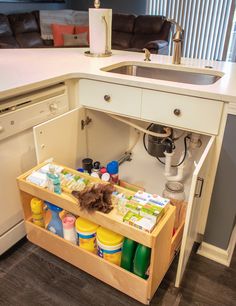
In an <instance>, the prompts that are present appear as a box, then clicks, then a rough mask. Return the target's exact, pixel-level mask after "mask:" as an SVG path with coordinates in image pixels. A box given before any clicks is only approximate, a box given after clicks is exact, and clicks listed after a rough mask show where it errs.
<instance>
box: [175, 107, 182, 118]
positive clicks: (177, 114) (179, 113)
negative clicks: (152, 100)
mask: <svg viewBox="0 0 236 306" xmlns="http://www.w3.org/2000/svg"><path fill="white" fill-rule="evenodd" d="M174 114H175V116H180V115H181V110H180V109H179V108H176V109H175V110H174Z"/></svg>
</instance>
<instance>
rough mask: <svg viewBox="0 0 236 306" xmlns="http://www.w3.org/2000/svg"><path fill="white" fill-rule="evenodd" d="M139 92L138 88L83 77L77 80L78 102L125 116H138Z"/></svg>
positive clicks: (139, 108)
mask: <svg viewBox="0 0 236 306" xmlns="http://www.w3.org/2000/svg"><path fill="white" fill-rule="evenodd" d="M141 94H142V91H141V89H139V88H132V87H128V86H121V85H116V84H111V83H105V82H99V81H92V80H84V79H82V80H80V82H79V103H80V104H82V105H84V106H88V107H92V108H96V109H101V110H106V111H108V112H114V113H119V114H124V115H126V116H133V117H138V118H140V112H141Z"/></svg>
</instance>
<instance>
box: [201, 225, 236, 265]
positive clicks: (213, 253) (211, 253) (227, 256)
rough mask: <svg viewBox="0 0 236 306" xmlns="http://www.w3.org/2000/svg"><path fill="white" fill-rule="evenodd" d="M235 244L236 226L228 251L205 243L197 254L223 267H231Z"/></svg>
mask: <svg viewBox="0 0 236 306" xmlns="http://www.w3.org/2000/svg"><path fill="white" fill-rule="evenodd" d="M235 243H236V226H235V227H234V229H233V232H232V234H231V237H230V241H229V246H228V248H227V250H224V249H221V248H218V247H216V246H214V245H212V244H209V243H206V242H204V241H203V242H202V243H201V245H200V247H199V249H198V251H197V254H199V255H201V256H204V257H207V258H209V259H211V260H214V261H216V262H218V263H220V264H222V265H225V266H227V267H229V266H230V262H231V258H232V255H233V252H234V247H235Z"/></svg>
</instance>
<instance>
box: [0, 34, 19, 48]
mask: <svg viewBox="0 0 236 306" xmlns="http://www.w3.org/2000/svg"><path fill="white" fill-rule="evenodd" d="M19 47H20V46H19V44H18V43H17V41H16V40H15V38H14V37H13V36H0V48H2V49H3V48H19Z"/></svg>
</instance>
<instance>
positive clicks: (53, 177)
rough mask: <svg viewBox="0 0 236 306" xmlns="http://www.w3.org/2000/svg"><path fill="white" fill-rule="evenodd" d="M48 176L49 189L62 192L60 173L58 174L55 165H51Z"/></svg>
mask: <svg viewBox="0 0 236 306" xmlns="http://www.w3.org/2000/svg"><path fill="white" fill-rule="evenodd" d="M47 177H48V189H49V190H50V191H53V192H55V193H58V194H61V180H60V176H59V174H56V171H55V166H54V165H49V172H48V173H47Z"/></svg>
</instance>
